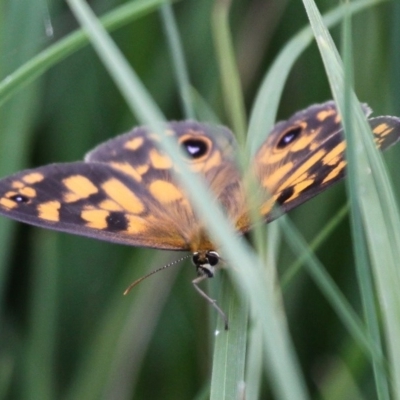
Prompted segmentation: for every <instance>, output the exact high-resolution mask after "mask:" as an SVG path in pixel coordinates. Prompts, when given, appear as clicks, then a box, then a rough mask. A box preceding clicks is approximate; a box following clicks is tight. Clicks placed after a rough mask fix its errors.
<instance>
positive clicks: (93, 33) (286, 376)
mask: <svg viewBox="0 0 400 400" xmlns="http://www.w3.org/2000/svg"><path fill="white" fill-rule="evenodd" d="M68 4H69V5H70V7H71V8H72V10H73V12H74V13H75V15H76V16H77V18H78V20H79V21H80V22H81V24H82V25H83V26H84V27H85V29H86V30H87V32H88V35H89V37H90V39H91V40H92V42H93V45H94V48H95V49H96V51H97V52H98V54H99V56H100V57H101V59H102V61H103V62H104V64H105V66H106V67H107V68H108V70H109V72H110V74H111V76H112V77H113V79H114V80H115V82H116V83H117V85H118V86H119V88H120V90H121V93H122V94H123V95H124V96H125V99H126V101H127V103H128V105H129V106H130V107H131V110H132V112H134V113H135V114H136V115H137V116H138V117H139V118H138V119H139V120H140V121H143V122H146V123H147V124H149V125H150V126H151V127H152V128H153V129H154V130H155V132H160V131H161V129H160V125H159V121H160V112H159V110H158V109H157V108H156V107H155V106H154V104H152V103H151V102H150V101H149V97H148V95H147V93H146V92H145V91H144V88H143V85H141V84H138V79H137V77H136V76H135V75H134V73H133V71H132V70H130V69H129V66H128V65H127V63H126V61H125V60H124V59H123V57H122V55H121V54H120V52H119V51H118V50H117V48H116V47H115V46H114V44H113V43H112V41H111V40H110V38H109V37H108V36H107V35H106V32H105V31H104V30H103V29H102V27H101V25H100V24H99V23H98V22H97V20H96V19H95V16H94V15H93V14H92V12H91V10H90V9H89V8H88V6H87V5H86V4H84V3H83V2H82V1H79V0H68ZM140 100H141V101H140ZM136 108H137V109H136ZM159 138H160V146H161V147H162V149H163V150H164V151H165V152H166V153H167V154H168V156H169V157H170V158H171V160H172V162H173V163H174V164H175V165H176V167H177V169H178V170H179V171H181V174H180V175H179V178H180V179H181V180H182V182H183V184H184V186H185V188H186V189H187V191H188V194H189V195H190V198H191V202H192V205H193V206H194V208H195V210H196V211H197V212H198V214H199V216H200V217H201V218H202V220H203V221H204V222H205V224H206V225H207V227H208V228H209V232H210V234H211V237H212V238H214V239H216V242H217V243H220V245H221V246H220V247H221V250H222V251H223V253H224V255H225V254H226V259H227V261H228V262H230V263H231V264H232V265H234V266H235V267H237V271H236V272H237V273H236V274H233V273H232V277H233V278H234V279H235V281H236V282H237V284H238V286H239V287H240V288H241V290H244V291H245V292H246V293H247V295H248V296H249V298H250V302H251V305H252V310H253V312H254V315H255V316H256V317H257V318H259V319H260V321H261V322H262V325H263V340H264V348H265V350H266V363H267V364H268V365H269V366H270V375H271V384H272V388H273V390H274V391H275V393H276V394H277V397H278V398H282V399H305V398H307V395H306V389H305V385H304V382H303V380H302V379H301V374H300V371H299V367H298V363H297V360H296V357H295V355H294V351H293V348H292V344H291V342H290V339H289V335H288V331H287V328H286V326H285V325H284V324H282V321H281V320H280V318H278V317H277V315H276V313H275V311H274V309H273V306H272V305H273V304H274V302H273V300H272V295H271V293H268V291H266V290H265V287H264V286H263V284H262V283H263V279H260V276H259V274H260V272H261V271H262V265H261V263H260V261H259V260H258V259H257V258H256V257H255V255H254V254H253V253H252V251H251V249H250V248H249V247H248V246H247V245H246V244H245V243H244V241H243V240H240V239H239V238H238V237H237V236H236V235H234V234H232V228H231V226H230V224H229V222H228V221H226V219H225V218H224V217H223V214H222V212H221V210H220V209H219V208H218V207H216V205H215V203H214V202H213V198H212V196H211V195H210V194H209V193H208V190H207V188H206V186H205V185H204V184H203V182H201V181H200V180H199V179H198V177H197V176H194V175H193V174H190V173H189V171H187V168H185V165H184V164H183V163H182V159H181V158H180V157H179V154H180V153H179V151H178V150H179V148H178V147H177V146H176V144H175V143H172V142H171V141H170V140H168V139H170V138H168V137H164V136H162V135H159ZM196 194H197V196H196Z"/></svg>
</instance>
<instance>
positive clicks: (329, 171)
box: [0, 101, 400, 311]
mask: <svg viewBox="0 0 400 400" xmlns="http://www.w3.org/2000/svg"><path fill="white" fill-rule="evenodd" d="M364 111H365V113H366V114H367V115H369V114H370V109H369V108H368V107H367V106H364ZM369 124H370V126H371V129H372V132H373V134H374V139H375V142H376V145H377V147H379V148H380V149H382V150H383V149H386V148H387V147H389V146H390V145H392V144H394V143H396V142H397V141H398V140H399V138H400V119H399V118H396V117H389V116H381V117H377V118H372V119H369ZM165 134H166V135H169V136H172V137H174V138H175V139H176V140H177V142H178V143H179V145H180V146H181V148H182V149H183V151H184V154H185V163H186V165H187V167H188V168H189V169H190V170H191V171H192V172H194V173H196V174H199V175H201V176H202V178H203V179H204V180H205V181H206V183H207V185H208V186H209V188H210V190H211V192H212V193H213V194H214V196H215V199H216V201H217V202H218V203H219V204H220V205H221V207H222V208H223V210H224V211H225V213H226V216H227V217H228V218H229V219H230V220H231V221H232V223H233V225H234V226H235V228H236V230H237V231H238V233H240V234H244V233H245V232H247V231H248V230H249V229H250V228H251V220H250V218H249V210H248V206H247V203H246V195H245V189H244V184H243V179H242V177H241V174H240V172H239V168H238V167H237V164H236V160H235V155H236V152H237V148H236V147H237V146H236V141H235V138H234V136H233V134H232V133H231V131H230V130H229V129H227V128H225V127H221V126H214V125H211V124H205V123H199V122H195V121H182V122H169V123H167V124H166V126H165ZM157 142H158V139H157V135H155V134H154V133H153V132H151V130H150V129H149V128H146V127H138V128H135V129H133V130H132V131H131V132H128V133H126V134H123V135H120V136H117V137H116V138H113V139H111V140H109V141H107V142H105V143H103V144H100V145H99V146H98V147H96V148H95V149H94V150H92V151H90V152H89V153H88V154H87V155H86V157H85V159H84V161H82V162H72V163H64V164H50V165H46V166H43V167H39V168H35V169H29V170H25V171H22V172H18V173H16V174H14V175H11V176H9V177H6V178H4V179H2V180H0V214H2V215H4V216H6V217H10V218H13V219H16V220H18V221H22V222H26V223H28V224H32V225H37V226H39V227H44V228H49V229H54V230H59V231H64V232H69V233H73V234H77V235H83V236H89V237H93V238H96V239H101V240H106V241H110V242H115V243H121V244H127V245H133V246H143V247H151V248H157V249H168V250H186V251H190V252H191V253H192V261H193V263H194V264H195V266H196V270H197V274H198V279H195V280H194V281H193V283H194V284H195V287H196V289H197V290H198V291H199V292H200V293H202V294H204V292H202V291H201V290H200V289H199V288H198V287H197V283H198V282H199V281H200V280H202V279H203V277H212V276H213V275H214V270H215V267H216V266H217V265H218V263H219V262H220V256H219V254H218V252H217V251H216V248H215V245H214V244H213V242H212V241H211V239H210V237H209V235H208V233H207V229H206V227H205V226H204V224H203V222H202V221H201V219H200V218H198V217H197V215H196V212H195V211H194V210H193V208H192V206H191V204H190V202H189V200H188V197H187V194H186V192H185V189H184V188H183V187H182V186H181V185H180V184H179V182H178V180H177V179H176V175H175V173H179V171H177V170H176V168H175V166H174V165H173V163H172V161H171V160H170V158H169V157H168V156H167V155H166V154H164V153H163V152H162V151H161V150H160V149H159V147H158V144H157ZM345 148H346V143H345V141H344V138H343V132H342V127H341V124H340V117H339V115H338V112H337V109H336V107H335V104H334V102H333V101H330V102H326V103H323V104H317V105H313V106H311V107H309V108H307V109H305V110H303V111H300V112H297V113H296V114H294V115H293V116H292V117H291V118H289V119H288V120H287V121H284V122H279V123H278V124H277V125H276V126H275V127H274V128H273V129H272V132H271V133H270V135H269V136H268V137H267V139H266V140H265V142H264V143H263V144H262V145H261V147H260V148H259V149H258V151H257V153H256V155H255V158H254V161H253V163H252V165H251V169H252V171H253V172H254V174H255V176H256V178H257V180H258V182H259V188H260V192H261V199H262V201H261V205H260V207H259V214H260V216H261V217H262V218H263V219H265V221H267V222H269V221H271V220H272V219H273V218H274V216H275V215H276V214H275V213H273V212H272V211H273V209H274V206H275V204H278V205H279V206H280V209H281V210H282V211H283V212H287V211H289V210H291V209H293V208H294V207H297V206H298V205H300V204H301V203H303V202H305V201H306V200H308V199H310V198H312V197H313V196H315V195H317V194H318V193H320V192H322V191H323V190H325V189H326V188H328V187H329V186H331V185H332V184H333V183H335V182H337V181H338V180H340V179H342V178H343V177H344V173H345V166H346V160H345V158H344V152H345ZM206 298H207V296H206ZM210 300H211V299H210ZM217 309H218V308H217ZM219 311H220V310H219Z"/></svg>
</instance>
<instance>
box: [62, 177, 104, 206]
mask: <svg viewBox="0 0 400 400" xmlns="http://www.w3.org/2000/svg"><path fill="white" fill-rule="evenodd" d="M62 182H63V184H64V186H65V187H66V188H67V189H68V190H70V193H67V194H66V195H65V196H64V201H66V202H67V203H71V202H73V201H77V200H81V199H86V198H88V197H89V196H90V195H92V194H95V193H97V192H98V191H99V189H98V188H97V187H96V186H95V185H94V184H93V183H92V181H91V180H90V179H88V178H86V177H85V176H83V175H73V176H70V177H68V178H65V179H63V180H62Z"/></svg>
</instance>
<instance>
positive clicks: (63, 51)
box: [0, 0, 166, 105]
mask: <svg viewBox="0 0 400 400" xmlns="http://www.w3.org/2000/svg"><path fill="white" fill-rule="evenodd" d="M165 1H166V0H136V1H134V2H130V3H127V4H124V5H122V6H120V7H118V8H116V9H115V10H114V11H112V12H110V13H109V14H107V15H106V16H105V17H104V18H102V19H101V21H102V23H103V24H104V27H105V28H106V29H108V30H110V31H111V30H114V29H117V28H120V27H122V26H124V25H126V24H128V23H129V22H131V21H132V20H135V19H137V18H140V17H142V16H145V15H147V14H148V13H150V12H153V11H154V10H156V9H157V8H158V7H160V5H162V4H164V3H165ZM88 43H89V40H88V38H87V36H86V35H85V33H84V32H83V31H82V30H80V31H77V32H74V33H71V34H70V35H68V36H67V37H66V38H64V39H61V40H60V41H58V42H57V43H55V44H54V45H52V46H50V47H48V48H47V49H45V50H43V51H42V52H41V53H39V54H38V55H36V56H35V57H33V58H31V59H30V60H29V61H28V62H26V63H25V64H23V65H22V66H20V67H19V68H18V69H16V70H15V71H14V72H12V73H11V74H9V75H7V77H6V78H5V79H3V80H2V81H1V82H0V105H2V104H3V103H4V102H5V101H6V100H7V99H9V98H10V97H11V96H13V95H15V93H17V92H18V91H20V90H22V89H23V88H24V87H25V86H26V85H28V84H29V83H31V82H32V81H34V80H35V79H37V78H38V77H39V76H41V75H42V74H43V73H44V72H46V71H47V70H49V69H50V68H51V67H53V66H54V65H56V64H57V63H59V62H60V61H61V60H63V59H65V58H67V57H68V56H70V55H71V54H73V53H75V52H77V51H78V50H79V49H81V48H82V47H84V46H85V45H87V44H88Z"/></svg>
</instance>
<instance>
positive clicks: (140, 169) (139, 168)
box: [135, 164, 150, 175]
mask: <svg viewBox="0 0 400 400" xmlns="http://www.w3.org/2000/svg"><path fill="white" fill-rule="evenodd" d="M149 168H150V166H149V164H143V165H138V166H137V167H135V170H136V172H137V173H138V174H139V175H143V174H145V173H146V172H147V171H148V170H149Z"/></svg>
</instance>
